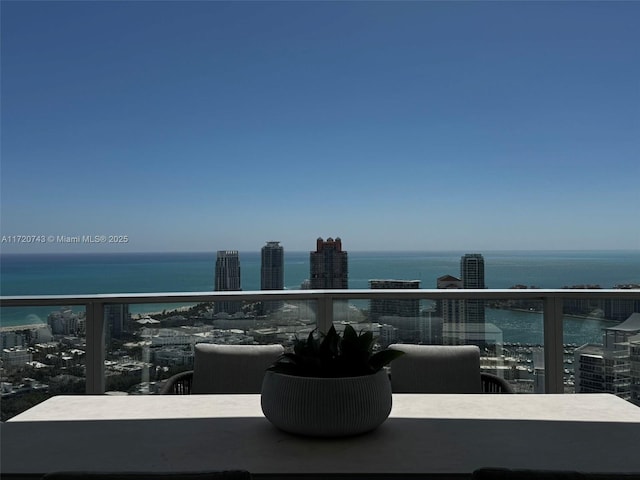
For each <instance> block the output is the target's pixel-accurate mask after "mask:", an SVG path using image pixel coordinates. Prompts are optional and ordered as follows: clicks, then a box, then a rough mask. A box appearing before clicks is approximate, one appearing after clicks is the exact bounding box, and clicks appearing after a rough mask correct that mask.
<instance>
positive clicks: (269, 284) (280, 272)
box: [260, 242, 284, 313]
mask: <svg viewBox="0 0 640 480" xmlns="http://www.w3.org/2000/svg"><path fill="white" fill-rule="evenodd" d="M261 257H262V258H261V263H260V289H261V290H284V248H282V246H281V245H280V242H267V244H266V245H265V246H264V247H262V251H261ZM282 305H283V302H282V301H281V300H278V301H270V302H263V308H264V313H268V312H272V311H275V310H279V309H280V308H282Z"/></svg>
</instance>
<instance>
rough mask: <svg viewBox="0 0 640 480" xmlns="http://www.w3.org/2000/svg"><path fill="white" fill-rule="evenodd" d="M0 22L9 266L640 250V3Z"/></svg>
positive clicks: (209, 11) (182, 7)
mask: <svg viewBox="0 0 640 480" xmlns="http://www.w3.org/2000/svg"><path fill="white" fill-rule="evenodd" d="M0 9H1V13H2V15H1V18H0V21H1V29H0V30H1V49H2V50H1V56H0V57H1V62H2V65H1V67H2V68H1V71H2V113H1V115H2V118H1V121H2V142H1V156H2V163H1V164H0V169H1V175H0V187H1V188H0V199H1V201H0V217H1V220H2V227H1V230H0V234H1V235H2V236H3V241H2V244H1V245H0V249H1V250H2V252H3V253H5V252H6V253H40V252H51V253H56V252H60V253H71V252H79V253H98V252H103V251H104V252H177V251H185V252H204V251H211V250H213V251H217V250H226V249H235V250H239V251H259V250H260V248H261V246H262V245H263V240H264V239H269V238H278V239H279V240H280V242H281V244H282V245H283V246H284V248H285V249H286V250H288V251H310V250H312V248H310V247H312V245H313V239H314V238H316V237H318V236H320V235H323V234H325V235H326V233H331V232H334V233H333V234H334V235H340V236H341V237H342V238H344V239H348V245H349V248H348V250H350V251H442V250H459V251H469V252H472V251H483V252H486V251H493V250H555V251H558V250H638V249H640V226H639V225H638V222H635V221H634V220H633V219H634V218H635V217H636V216H637V212H636V210H637V205H638V204H640V188H638V180H637V179H638V178H639V174H640V166H639V165H640V162H638V158H639V157H640V156H639V153H640V140H639V138H640V134H639V133H640V128H639V127H640V91H639V90H638V88H637V85H638V79H639V78H640V51H638V48H637V45H638V44H640V32H639V31H638V29H637V23H638V20H639V19H640V3H638V2H367V1H365V2H172V1H168V2H101V1H97V2H59V1H52V2H17V1H3V2H2V3H1V5H0ZM114 32H117V34H114ZM25 237H29V238H31V239H35V240H33V241H28V242H27V241H21V240H20V239H21V238H22V239H24V238H25ZM75 238H78V239H79V240H78V241H65V239H69V240H73V239H75ZM85 240H86V241H85Z"/></svg>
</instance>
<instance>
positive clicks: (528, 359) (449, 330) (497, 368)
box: [333, 291, 545, 393]
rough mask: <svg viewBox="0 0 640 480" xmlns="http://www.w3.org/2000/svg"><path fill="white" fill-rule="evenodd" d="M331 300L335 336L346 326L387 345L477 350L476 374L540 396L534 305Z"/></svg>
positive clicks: (537, 307)
mask: <svg viewBox="0 0 640 480" xmlns="http://www.w3.org/2000/svg"><path fill="white" fill-rule="evenodd" d="M371 295H372V299H371V300H360V299H357V300H335V301H334V306H333V309H334V311H333V319H334V324H335V325H336V328H337V329H338V331H340V330H341V327H342V328H344V324H345V323H350V324H352V325H353V326H354V328H356V330H364V329H366V330H372V331H373V333H374V335H375V336H377V337H378V346H379V347H380V348H384V347H386V346H388V345H390V344H392V343H416V344H431V345H478V347H480V354H481V359H480V360H481V368H482V370H483V371H485V372H488V373H493V374H495V375H498V376H500V377H502V378H504V379H506V380H508V381H509V382H510V383H511V385H512V387H513V388H514V390H515V391H516V392H518V393H544V391H545V386H544V333H543V306H542V301H540V300H535V299H534V300H530V299H526V300H518V299H509V300H503V299H497V300H478V299H467V300H458V299H443V300H419V299H407V298H406V297H403V298H387V297H385V298H384V299H383V298H376V297H375V296H376V293H375V291H371Z"/></svg>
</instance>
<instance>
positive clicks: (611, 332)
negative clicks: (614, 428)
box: [575, 313, 640, 405]
mask: <svg viewBox="0 0 640 480" xmlns="http://www.w3.org/2000/svg"><path fill="white" fill-rule="evenodd" d="M602 340H603V342H602V344H594V343H588V344H585V345H582V346H581V347H578V348H576V350H575V365H576V370H575V378H576V381H575V385H576V393H613V394H614V395H617V396H619V397H621V398H624V399H625V400H631V401H633V402H634V403H636V404H638V405H640V391H639V389H638V385H640V357H639V355H638V354H640V313H633V314H631V315H630V316H629V318H627V319H626V320H625V321H624V322H622V323H621V324H619V325H616V326H614V327H609V328H605V329H604V332H603V338H602ZM632 385H633V388H632Z"/></svg>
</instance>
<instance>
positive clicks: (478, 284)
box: [460, 253, 486, 346]
mask: <svg viewBox="0 0 640 480" xmlns="http://www.w3.org/2000/svg"><path fill="white" fill-rule="evenodd" d="M460 279H461V280H462V288H473V289H479V288H486V286H485V283H484V258H483V256H482V255H481V254H479V253H467V254H465V255H463V256H462V257H461V258H460ZM484 309H485V301H484V300H465V301H464V322H465V324H466V326H467V327H469V326H471V325H473V329H474V330H475V331H476V333H477V335H478V342H474V343H479V344H480V345H481V346H482V345H483V344H484V339H483V337H484V335H483V333H482V329H483V326H484V323H485V311H484Z"/></svg>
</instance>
